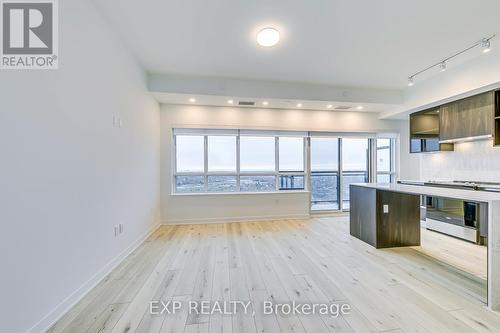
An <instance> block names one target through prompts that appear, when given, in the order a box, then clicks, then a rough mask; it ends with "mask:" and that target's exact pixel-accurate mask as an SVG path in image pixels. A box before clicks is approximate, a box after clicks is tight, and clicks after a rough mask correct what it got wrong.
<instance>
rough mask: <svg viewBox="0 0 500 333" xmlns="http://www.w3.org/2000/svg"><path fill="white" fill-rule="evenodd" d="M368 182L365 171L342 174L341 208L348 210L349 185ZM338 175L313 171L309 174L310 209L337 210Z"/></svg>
mask: <svg viewBox="0 0 500 333" xmlns="http://www.w3.org/2000/svg"><path fill="white" fill-rule="evenodd" d="M367 181H368V172H366V171H343V172H342V208H343V209H344V210H348V209H349V185H350V184H352V183H364V182H367ZM339 195H340V193H339V173H338V172H336V171H333V172H332V171H313V172H312V173H311V209H312V210H316V211H319V210H339V209H340V205H339Z"/></svg>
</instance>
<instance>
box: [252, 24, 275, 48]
mask: <svg viewBox="0 0 500 333" xmlns="http://www.w3.org/2000/svg"><path fill="white" fill-rule="evenodd" d="M279 40H280V33H279V31H278V30H276V29H274V28H264V29H262V30H261V31H259V32H258V33H257V43H258V44H259V45H260V46H264V47H271V46H274V45H276V44H278V42H279Z"/></svg>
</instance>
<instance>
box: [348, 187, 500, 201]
mask: <svg viewBox="0 0 500 333" xmlns="http://www.w3.org/2000/svg"><path fill="white" fill-rule="evenodd" d="M353 185H358V186H364V187H369V188H374V189H377V190H385V191H393V192H401V193H409V194H418V195H429V196H436V197H444V198H452V199H462V200H469V201H478V202H491V201H500V193H496V192H485V191H474V190H464V189H455V188H447V187H435V186H426V185H404V184H381V183H357V184H353Z"/></svg>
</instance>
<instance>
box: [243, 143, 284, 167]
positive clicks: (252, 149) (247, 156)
mask: <svg viewBox="0 0 500 333" xmlns="http://www.w3.org/2000/svg"><path fill="white" fill-rule="evenodd" d="M275 149H276V146H275V138H274V137H254V136H242V137H241V138H240V156H241V157H240V163H241V171H242V172H258V173H261V172H266V171H270V172H275V170H276V166H275V165H276V161H275V159H276V154H275Z"/></svg>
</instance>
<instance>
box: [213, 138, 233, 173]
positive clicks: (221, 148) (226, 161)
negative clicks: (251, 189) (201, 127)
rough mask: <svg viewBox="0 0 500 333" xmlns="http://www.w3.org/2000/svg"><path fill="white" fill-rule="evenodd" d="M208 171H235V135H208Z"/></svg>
mask: <svg viewBox="0 0 500 333" xmlns="http://www.w3.org/2000/svg"><path fill="white" fill-rule="evenodd" d="M208 172H232V173H236V136H209V137H208Z"/></svg>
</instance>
